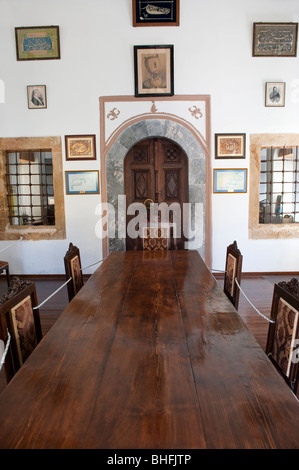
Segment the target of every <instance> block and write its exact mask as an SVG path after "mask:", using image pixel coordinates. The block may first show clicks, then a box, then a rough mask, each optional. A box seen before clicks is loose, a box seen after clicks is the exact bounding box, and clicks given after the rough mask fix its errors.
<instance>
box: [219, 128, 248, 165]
mask: <svg viewBox="0 0 299 470" xmlns="http://www.w3.org/2000/svg"><path fill="white" fill-rule="evenodd" d="M215 158H222V159H223V158H234V159H235V158H245V134H215Z"/></svg>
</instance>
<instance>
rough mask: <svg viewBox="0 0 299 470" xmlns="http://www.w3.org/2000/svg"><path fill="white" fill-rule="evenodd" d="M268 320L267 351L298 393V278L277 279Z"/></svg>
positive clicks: (290, 385) (288, 382)
mask: <svg viewBox="0 0 299 470" xmlns="http://www.w3.org/2000/svg"><path fill="white" fill-rule="evenodd" d="M271 320H273V321H274V322H275V323H270V325H269V330H268V337H267V344H266V354H267V356H268V357H269V359H270V360H271V362H272V363H273V364H274V365H275V367H276V368H277V370H278V371H279V373H280V374H281V375H282V377H283V378H284V379H285V381H286V382H287V384H288V385H289V387H290V388H291V389H292V390H293V392H294V393H295V394H296V393H297V388H298V379H299V368H298V360H299V354H298V346H299V336H298V335H299V281H298V280H297V279H295V278H293V279H292V280H291V281H290V282H278V283H277V284H275V285H274V291H273V299H272V307H271Z"/></svg>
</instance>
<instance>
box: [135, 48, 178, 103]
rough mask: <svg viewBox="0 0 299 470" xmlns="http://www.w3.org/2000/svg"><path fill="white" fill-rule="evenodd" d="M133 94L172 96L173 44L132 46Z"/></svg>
mask: <svg viewBox="0 0 299 470" xmlns="http://www.w3.org/2000/svg"><path fill="white" fill-rule="evenodd" d="M134 67H135V96H173V93H174V87H173V45H161V46H134Z"/></svg>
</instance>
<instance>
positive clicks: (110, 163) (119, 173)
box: [106, 119, 206, 258]
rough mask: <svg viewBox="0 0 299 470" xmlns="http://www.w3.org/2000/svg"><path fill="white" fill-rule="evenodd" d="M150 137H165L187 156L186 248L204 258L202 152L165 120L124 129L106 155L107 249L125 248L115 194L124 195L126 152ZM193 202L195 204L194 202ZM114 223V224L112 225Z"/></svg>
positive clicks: (181, 128)
mask: <svg viewBox="0 0 299 470" xmlns="http://www.w3.org/2000/svg"><path fill="white" fill-rule="evenodd" d="M150 137H165V138H168V139H170V140H172V141H173V142H175V143H176V144H178V145H179V146H180V147H181V148H182V149H183V150H184V152H185V153H186V155H187V157H188V180H189V203H190V214H191V226H190V227H189V233H192V235H193V236H192V239H190V242H189V246H188V247H189V248H192V249H197V250H198V251H199V253H200V254H201V256H202V257H203V258H205V232H206V230H205V214H206V167H205V160H206V157H205V152H204V150H203V148H202V146H201V145H200V142H199V141H198V140H197V139H196V138H195V137H194V136H193V135H192V133H191V132H190V131H188V130H187V129H186V128H185V127H184V126H182V125H181V124H179V123H178V122H174V121H171V120H167V119H151V120H146V119H145V120H143V121H140V122H138V123H135V124H133V125H131V126H129V127H128V128H126V129H125V130H124V131H123V132H122V133H121V134H120V135H119V137H118V138H117V139H116V140H115V142H114V144H113V145H112V147H111V148H110V150H109V151H108V153H107V157H106V180H107V202H109V203H110V204H112V205H113V207H114V211H115V212H114V213H113V214H110V217H109V218H108V220H109V222H108V223H109V229H108V234H109V233H113V234H114V233H115V237H109V251H115V250H125V249H126V246H125V239H124V238H121V237H119V234H120V233H123V227H124V225H125V222H126V221H125V219H124V218H122V217H118V213H119V210H120V207H119V197H118V196H119V195H123V194H124V159H125V157H126V155H127V153H128V151H129V150H130V149H131V148H132V147H133V146H134V145H135V144H136V143H137V142H139V141H141V140H143V139H146V138H150ZM196 203H197V204H196ZM114 224H115V225H114Z"/></svg>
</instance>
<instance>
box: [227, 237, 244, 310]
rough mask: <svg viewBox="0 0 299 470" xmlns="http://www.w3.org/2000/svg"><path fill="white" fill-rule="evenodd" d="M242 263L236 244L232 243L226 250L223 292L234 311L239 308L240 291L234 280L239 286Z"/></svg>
mask: <svg viewBox="0 0 299 470" xmlns="http://www.w3.org/2000/svg"><path fill="white" fill-rule="evenodd" d="M242 262H243V256H242V254H241V252H240V250H239V248H238V245H237V242H236V241H234V243H232V244H231V245H229V246H228V247H227V250H226V263H225V274H224V287H223V291H224V293H225V295H226V296H227V297H228V298H229V300H230V301H231V303H232V304H233V306H234V307H235V309H236V310H238V307H239V296H240V289H239V287H238V286H237V284H236V282H235V279H237V281H238V283H239V284H241V272H242Z"/></svg>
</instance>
